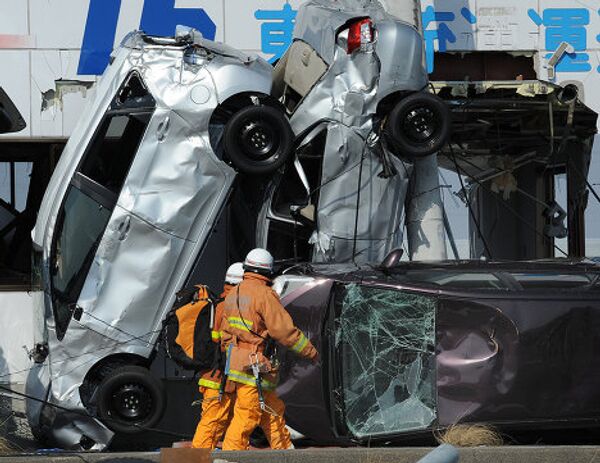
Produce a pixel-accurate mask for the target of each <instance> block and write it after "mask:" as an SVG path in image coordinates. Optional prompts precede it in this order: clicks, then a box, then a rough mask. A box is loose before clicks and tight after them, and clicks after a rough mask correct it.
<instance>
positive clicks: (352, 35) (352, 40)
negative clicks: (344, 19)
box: [339, 18, 375, 54]
mask: <svg viewBox="0 0 600 463" xmlns="http://www.w3.org/2000/svg"><path fill="white" fill-rule="evenodd" d="M346 34H348V35H347V36H348V40H347V45H346V53H348V54H350V53H352V52H353V51H354V50H356V49H357V48H360V47H361V46H363V45H367V44H369V43H373V42H374V41H375V30H374V29H373V21H371V19H370V18H363V19H358V20H356V21H354V22H352V23H350V26H349V27H348V29H345V30H344V31H342V32H340V34H339V36H343V35H346Z"/></svg>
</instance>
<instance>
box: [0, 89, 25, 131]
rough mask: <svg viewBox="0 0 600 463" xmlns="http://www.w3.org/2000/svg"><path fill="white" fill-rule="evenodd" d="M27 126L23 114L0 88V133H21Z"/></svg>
mask: <svg viewBox="0 0 600 463" xmlns="http://www.w3.org/2000/svg"><path fill="white" fill-rule="evenodd" d="M26 126H27V124H26V123H25V120H24V119H23V117H22V116H21V113H20V112H19V110H18V109H17V107H16V106H15V105H14V103H13V102H12V100H11V99H10V98H9V96H8V95H7V94H6V92H5V91H4V90H3V89H2V87H0V133H11V132H20V131H21V130H23V129H24V128H25V127H26Z"/></svg>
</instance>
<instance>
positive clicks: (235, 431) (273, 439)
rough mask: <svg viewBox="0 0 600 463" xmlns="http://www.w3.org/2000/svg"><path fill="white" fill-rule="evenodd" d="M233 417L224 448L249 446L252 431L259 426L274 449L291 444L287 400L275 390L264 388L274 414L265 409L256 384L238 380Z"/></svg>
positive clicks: (266, 400)
mask: <svg viewBox="0 0 600 463" xmlns="http://www.w3.org/2000/svg"><path fill="white" fill-rule="evenodd" d="M235 396H236V397H235V404H234V405H233V418H232V420H231V424H230V425H229V428H227V432H226V433H225V439H224V440H223V450H248V447H249V445H250V434H252V431H254V429H255V428H256V427H257V426H260V427H261V428H262V429H263V431H264V433H265V435H266V436H267V439H268V441H269V445H270V446H271V448H272V449H280V450H284V449H289V448H292V440H291V438H290V433H289V431H288V430H287V429H286V427H285V418H284V417H283V414H284V412H285V404H284V403H283V401H282V400H281V399H280V398H279V397H278V396H277V394H276V393H275V392H274V391H264V397H265V404H266V405H267V406H268V407H269V408H270V409H271V410H272V412H274V413H275V414H272V413H268V412H263V411H262V410H261V409H260V403H259V401H258V390H257V389H256V386H248V385H245V384H236V391H235Z"/></svg>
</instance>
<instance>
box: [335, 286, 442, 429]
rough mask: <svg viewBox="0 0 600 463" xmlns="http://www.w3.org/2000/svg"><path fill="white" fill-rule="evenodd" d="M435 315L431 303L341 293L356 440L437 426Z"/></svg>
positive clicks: (348, 405) (351, 289) (394, 294)
mask: <svg viewBox="0 0 600 463" xmlns="http://www.w3.org/2000/svg"><path fill="white" fill-rule="evenodd" d="M338 297H340V295H338ZM339 305H340V301H338V307H339ZM435 310H436V300H435V299H434V298H431V297H425V296H419V295H414V294H409V293H406V292H401V291H396V290H390V289H383V288H369V287H364V286H360V285H356V284H352V285H348V286H347V287H346V288H345V290H344V291H342V294H341V311H340V312H339V316H338V319H337V326H336V332H335V341H336V347H337V349H336V350H337V352H338V355H340V358H338V360H339V361H341V370H342V386H343V404H344V415H345V420H346V425H347V427H348V429H349V430H350V432H351V433H352V434H353V435H354V436H355V437H357V438H363V437H366V436H374V435H381V434H393V433H398V432H403V431H409V430H416V429H423V428H426V427H428V426H429V425H430V424H431V423H432V422H433V421H434V420H435V418H436V402H435V389H434V381H435V356H434V345H435Z"/></svg>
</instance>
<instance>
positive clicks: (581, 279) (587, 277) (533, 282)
mask: <svg viewBox="0 0 600 463" xmlns="http://www.w3.org/2000/svg"><path fill="white" fill-rule="evenodd" d="M510 275H511V276H512V277H513V278H514V279H515V280H516V281H517V282H518V283H519V285H520V286H521V287H522V288H523V289H524V290H533V289H550V290H551V289H572V288H583V287H586V286H590V285H592V284H593V283H594V282H595V281H596V280H597V275H596V274H587V273H566V272H555V273H548V272H544V273H511V274H510Z"/></svg>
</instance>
